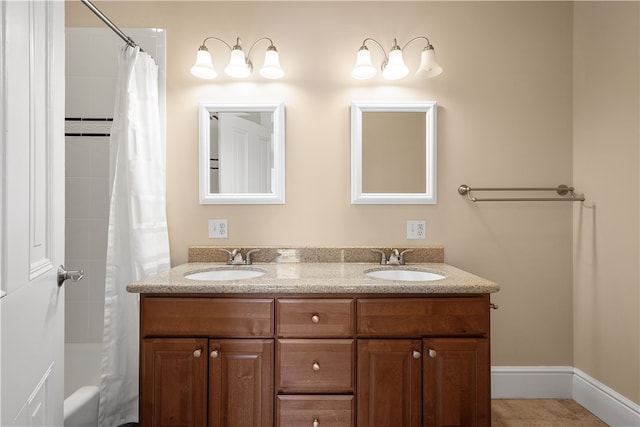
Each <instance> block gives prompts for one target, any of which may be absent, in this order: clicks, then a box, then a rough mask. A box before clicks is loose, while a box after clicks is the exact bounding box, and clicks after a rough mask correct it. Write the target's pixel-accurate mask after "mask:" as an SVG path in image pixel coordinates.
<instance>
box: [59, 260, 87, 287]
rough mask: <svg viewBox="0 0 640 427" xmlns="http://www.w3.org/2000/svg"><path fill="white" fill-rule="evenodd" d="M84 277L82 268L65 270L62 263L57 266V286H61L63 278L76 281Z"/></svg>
mask: <svg viewBox="0 0 640 427" xmlns="http://www.w3.org/2000/svg"><path fill="white" fill-rule="evenodd" d="M83 277H84V270H66V269H65V268H64V265H61V266H59V267H58V287H60V286H62V284H63V283H64V282H65V280H69V279H71V280H73V281H74V282H77V281H78V280H82V278H83Z"/></svg>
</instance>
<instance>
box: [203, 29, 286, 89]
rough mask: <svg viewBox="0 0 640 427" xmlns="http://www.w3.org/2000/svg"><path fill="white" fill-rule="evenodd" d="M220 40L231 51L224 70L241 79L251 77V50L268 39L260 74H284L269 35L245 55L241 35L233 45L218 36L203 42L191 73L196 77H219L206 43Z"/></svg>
mask: <svg viewBox="0 0 640 427" xmlns="http://www.w3.org/2000/svg"><path fill="white" fill-rule="evenodd" d="M212 39H213V40H218V41H219V42H222V43H223V44H224V45H225V46H227V47H228V48H229V50H230V51H231V57H230V59H229V64H228V65H227V66H226V67H225V69H224V72H225V73H226V74H227V75H229V76H231V77H236V78H239V79H242V78H246V77H249V76H250V75H251V72H252V71H253V63H252V62H251V60H250V59H249V57H250V56H251V51H252V50H253V48H254V47H255V45H257V44H258V42H261V41H263V40H267V41H268V42H269V43H270V45H269V47H268V48H267V51H266V53H265V56H264V63H263V65H262V68H260V75H261V76H262V77H264V78H267V79H279V78H281V77H283V76H284V71H282V68H281V67H280V58H279V56H278V51H277V50H276V47H275V46H274V45H273V41H272V40H271V39H270V38H269V37H262V38H260V39H258V40H256V41H255V42H254V43H253V44H252V45H251V47H250V48H249V53H248V54H247V55H246V56H245V54H244V51H243V50H242V45H241V42H240V37H237V38H236V44H235V45H234V46H231V45H230V44H229V43H227V42H225V41H224V40H222V39H220V38H218V37H207V38H206V39H204V41H203V42H202V45H201V46H200V48H199V49H198V55H197V57H196V63H195V64H194V65H193V67H191V74H193V75H194V76H196V77H200V78H201V79H215V78H216V77H218V73H217V72H216V70H215V68H213V62H212V59H211V54H210V53H209V50H208V49H207V46H206V43H207V41H208V40H212Z"/></svg>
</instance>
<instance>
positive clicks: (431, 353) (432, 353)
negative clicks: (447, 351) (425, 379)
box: [429, 348, 438, 359]
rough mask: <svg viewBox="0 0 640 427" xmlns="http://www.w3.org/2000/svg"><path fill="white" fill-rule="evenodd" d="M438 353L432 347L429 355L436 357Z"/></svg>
mask: <svg viewBox="0 0 640 427" xmlns="http://www.w3.org/2000/svg"><path fill="white" fill-rule="evenodd" d="M437 355H438V353H436V351H435V350H434V349H432V348H430V349H429V357H430V358H432V359H435V358H436V356H437Z"/></svg>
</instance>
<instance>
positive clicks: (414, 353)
mask: <svg viewBox="0 0 640 427" xmlns="http://www.w3.org/2000/svg"><path fill="white" fill-rule="evenodd" d="M412 356H413V358H414V359H420V356H421V355H420V352H419V351H415V350H413V354H412Z"/></svg>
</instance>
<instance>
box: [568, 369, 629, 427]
mask: <svg viewBox="0 0 640 427" xmlns="http://www.w3.org/2000/svg"><path fill="white" fill-rule="evenodd" d="M573 399H574V400H575V401H576V402H578V403H579V404H581V405H582V406H584V407H585V408H587V409H588V410H589V411H591V412H592V413H594V414H595V415H596V416H597V417H598V418H600V419H601V420H602V421H604V422H605V423H607V424H609V425H610V426H612V427H613V426H615V427H638V426H640V405H637V404H636V403H633V402H632V401H630V400H629V399H627V398H626V397H624V396H622V395H621V394H620V393H618V392H616V391H614V390H612V389H611V388H609V387H607V386H606V385H604V384H602V383H601V382H600V381H598V380H596V379H595V378H592V377H590V376H589V375H587V374H585V373H584V372H582V371H581V370H580V369H578V368H574V376H573Z"/></svg>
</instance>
